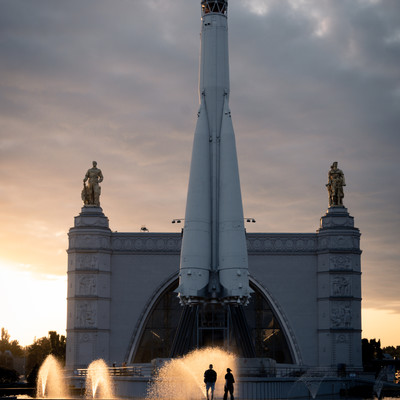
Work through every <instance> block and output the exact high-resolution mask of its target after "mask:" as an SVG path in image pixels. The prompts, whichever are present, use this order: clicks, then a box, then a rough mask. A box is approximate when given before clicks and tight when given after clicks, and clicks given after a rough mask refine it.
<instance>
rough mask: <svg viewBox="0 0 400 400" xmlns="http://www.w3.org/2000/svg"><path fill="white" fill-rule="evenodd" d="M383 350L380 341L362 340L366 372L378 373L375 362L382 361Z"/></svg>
mask: <svg viewBox="0 0 400 400" xmlns="http://www.w3.org/2000/svg"><path fill="white" fill-rule="evenodd" d="M382 354H383V352H382V349H381V341H380V339H379V340H378V341H377V340H376V339H371V340H368V339H363V340H362V362H363V367H364V371H369V372H376V364H375V363H374V361H376V360H382Z"/></svg>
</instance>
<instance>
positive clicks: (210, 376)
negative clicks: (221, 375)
mask: <svg viewBox="0 0 400 400" xmlns="http://www.w3.org/2000/svg"><path fill="white" fill-rule="evenodd" d="M216 381H217V373H216V372H215V371H214V370H213V365H212V364H210V365H209V369H207V370H206V371H205V372H204V383H205V384H206V393H207V400H209V398H208V391H209V390H210V389H211V400H213V399H214V389H215V382H216Z"/></svg>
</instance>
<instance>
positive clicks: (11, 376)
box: [0, 367, 19, 383]
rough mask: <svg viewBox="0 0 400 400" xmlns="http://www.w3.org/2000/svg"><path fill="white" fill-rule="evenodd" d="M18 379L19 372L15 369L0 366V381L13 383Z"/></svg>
mask: <svg viewBox="0 0 400 400" xmlns="http://www.w3.org/2000/svg"><path fill="white" fill-rule="evenodd" d="M18 380H19V374H18V372H17V371H16V370H15V369H10V368H4V367H0V383H15V382H18Z"/></svg>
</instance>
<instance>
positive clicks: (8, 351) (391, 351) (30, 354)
mask: <svg viewBox="0 0 400 400" xmlns="http://www.w3.org/2000/svg"><path fill="white" fill-rule="evenodd" d="M65 352H66V338H65V336H64V335H59V334H58V333H57V332H55V331H50V332H49V334H48V336H44V337H42V338H39V339H35V340H34V342H33V343H32V344H31V345H29V346H25V347H23V346H20V344H19V343H18V340H11V337H10V335H9V333H8V331H7V329H5V328H1V340H0V384H10V383H15V382H18V381H19V378H20V376H21V375H25V377H26V380H27V382H28V384H29V385H31V386H35V383H36V378H37V374H38V371H39V368H40V365H41V364H42V363H43V361H44V360H45V358H46V357H47V356H48V355H49V354H52V355H53V356H54V357H56V358H57V359H58V360H59V361H60V362H61V364H62V365H65ZM385 355H389V356H391V357H393V358H394V359H397V360H400V346H396V347H394V346H387V347H383V348H381V341H380V340H376V339H371V340H368V339H362V360H363V367H364V371H377V369H379V368H380V363H379V361H382V360H383V359H385ZM21 360H22V361H23V362H22V363H21V362H20V363H19V364H20V365H19V367H18V366H17V364H18V361H21ZM21 364H22V366H23V368H21ZM378 372H379V371H378Z"/></svg>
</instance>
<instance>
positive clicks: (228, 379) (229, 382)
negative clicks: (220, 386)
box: [224, 368, 235, 400]
mask: <svg viewBox="0 0 400 400" xmlns="http://www.w3.org/2000/svg"><path fill="white" fill-rule="evenodd" d="M231 371H232V370H231V369H230V368H227V369H226V372H227V374H225V386H224V400H227V399H228V392H229V394H230V395H231V400H234V397H233V384H234V383H235V378H234V377H233V375H232V373H231Z"/></svg>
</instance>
